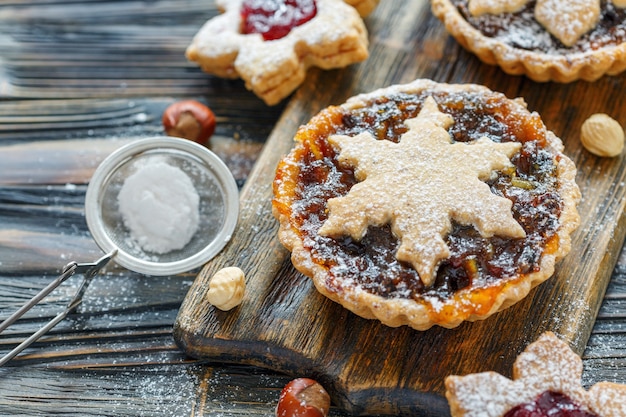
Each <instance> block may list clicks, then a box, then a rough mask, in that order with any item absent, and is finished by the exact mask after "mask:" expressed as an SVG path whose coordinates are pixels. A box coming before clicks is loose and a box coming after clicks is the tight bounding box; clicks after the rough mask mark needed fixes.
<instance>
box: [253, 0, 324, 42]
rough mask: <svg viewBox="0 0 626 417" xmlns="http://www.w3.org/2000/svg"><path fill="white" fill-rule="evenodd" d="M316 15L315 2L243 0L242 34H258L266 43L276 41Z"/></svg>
mask: <svg viewBox="0 0 626 417" xmlns="http://www.w3.org/2000/svg"><path fill="white" fill-rule="evenodd" d="M316 14H317V6H316V4H315V0H244V2H243V4H242V5H241V17H242V21H243V25H242V26H243V27H242V32H243V33H245V34H248V33H260V34H261V35H263V39H265V40H266V41H270V40H276V39H280V38H282V37H284V36H286V35H287V34H288V33H289V32H291V29H293V28H295V27H296V26H300V25H302V24H303V23H306V22H308V21H309V20H311V19H313V18H314V17H315V15H316Z"/></svg>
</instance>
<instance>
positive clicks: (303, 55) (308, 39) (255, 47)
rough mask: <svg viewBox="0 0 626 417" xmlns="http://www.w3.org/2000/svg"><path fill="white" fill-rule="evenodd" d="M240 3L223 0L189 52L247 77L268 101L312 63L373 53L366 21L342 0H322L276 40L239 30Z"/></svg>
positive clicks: (211, 66) (342, 62)
mask: <svg viewBox="0 0 626 417" xmlns="http://www.w3.org/2000/svg"><path fill="white" fill-rule="evenodd" d="M241 3H242V0H221V1H220V2H219V6H220V8H221V9H223V10H224V13H222V14H221V15H219V16H216V17H214V18H213V19H211V20H209V21H208V22H207V23H206V24H205V25H204V26H203V27H202V28H201V29H200V31H199V32H198V33H197V34H196V35H195V37H194V39H193V41H192V42H191V44H190V45H189V46H188V47H187V50H186V56H187V58H188V59H189V60H191V61H195V62H197V63H198V64H199V65H200V67H201V68H202V69H203V70H204V71H205V72H207V73H209V74H214V75H217V76H218V77H223V78H241V79H243V80H244V81H245V83H246V88H248V89H249V90H251V91H253V92H254V93H255V94H256V95H257V96H259V97H260V98H261V99H262V100H263V101H265V103H266V104H268V105H274V104H277V103H279V102H280V101H281V100H282V99H284V98H285V97H287V96H288V95H289V94H291V93H292V92H293V91H294V90H295V89H296V88H297V87H298V86H299V85H300V84H302V82H303V81H304V78H305V76H306V71H307V69H308V68H309V67H312V66H316V67H319V68H322V69H331V68H342V67H345V66H348V65H350V64H353V63H355V62H360V61H363V60H365V59H366V58H367V57H368V49H367V48H368V39H367V30H366V28H365V24H364V23H363V20H362V19H361V17H360V16H359V14H358V12H357V11H356V10H355V9H354V8H353V7H352V6H349V5H348V4H346V3H345V2H344V1H343V0H317V1H316V5H317V13H316V15H315V16H314V17H313V18H312V19H311V20H309V21H307V22H305V23H303V24H301V25H300V26H296V27H294V28H293V29H291V31H290V32H289V33H288V34H287V35H286V36H284V37H282V38H280V39H275V40H264V39H263V37H262V36H261V35H260V34H256V33H253V34H243V33H241V32H240V29H239V28H240V27H241V15H240V9H241ZM365 6H366V5H363V6H362V7H365Z"/></svg>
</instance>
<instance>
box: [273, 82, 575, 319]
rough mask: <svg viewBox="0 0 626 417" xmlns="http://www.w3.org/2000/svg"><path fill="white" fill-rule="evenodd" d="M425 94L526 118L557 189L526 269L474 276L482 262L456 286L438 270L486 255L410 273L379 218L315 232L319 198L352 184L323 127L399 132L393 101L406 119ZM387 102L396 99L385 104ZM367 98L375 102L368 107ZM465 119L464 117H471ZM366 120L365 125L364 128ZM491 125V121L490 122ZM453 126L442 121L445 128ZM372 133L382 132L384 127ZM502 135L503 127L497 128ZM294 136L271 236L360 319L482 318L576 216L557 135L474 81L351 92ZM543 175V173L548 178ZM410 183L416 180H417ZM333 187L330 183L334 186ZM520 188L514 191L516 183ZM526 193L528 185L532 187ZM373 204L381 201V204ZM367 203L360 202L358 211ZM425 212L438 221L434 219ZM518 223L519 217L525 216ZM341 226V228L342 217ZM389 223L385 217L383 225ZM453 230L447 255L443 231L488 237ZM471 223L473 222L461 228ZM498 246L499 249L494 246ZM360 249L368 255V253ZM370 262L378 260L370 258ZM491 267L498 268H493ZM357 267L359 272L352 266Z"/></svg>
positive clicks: (520, 289)
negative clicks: (275, 233) (427, 273)
mask: <svg viewBox="0 0 626 417" xmlns="http://www.w3.org/2000/svg"><path fill="white" fill-rule="evenodd" d="M427 95H432V97H434V98H435V100H436V101H437V103H438V106H439V107H440V109H441V110H442V111H446V112H448V113H450V114H453V115H454V114H458V115H460V117H461V116H463V111H464V110H465V109H463V108H462V106H463V105H467V112H468V114H470V115H471V114H472V113H471V112H472V111H473V110H472V108H474V107H473V106H477V107H478V108H484V109H492V110H488V111H493V112H494V114H496V113H498V114H500V113H507V114H508V115H507V116H503V117H504V118H505V119H506V118H507V117H511V118H517V117H519V118H520V119H521V120H523V123H527V124H528V126H527V127H528V129H526V131H528V132H530V131H532V132H534V133H533V134H536V136H537V141H538V142H537V143H539V142H541V143H542V145H541V146H542V150H541V151H540V152H546V153H547V154H550V155H551V156H550V161H551V162H550V164H553V168H551V169H553V171H554V178H556V180H555V181H554V187H553V188H554V189H553V190H552V191H554V192H555V193H557V194H558V195H559V197H558V199H557V200H558V201H556V200H555V204H556V205H558V206H559V207H560V208H559V210H558V211H559V212H558V220H557V222H556V223H551V224H552V225H553V227H554V229H553V230H551V231H550V232H549V233H550V234H552V233H553V235H552V236H553V237H551V238H550V239H547V240H546V241H545V242H543V243H542V245H543V247H542V249H538V248H537V251H540V252H541V255H540V256H539V255H538V253H537V255H538V257H537V259H535V261H536V262H535V261H533V265H532V266H528V268H526V267H524V268H526V270H524V271H522V270H521V269H520V270H518V271H517V272H518V273H511V274H508V273H506V274H507V276H506V277H504V276H503V278H504V279H495V280H492V281H489V279H487V278H484V277H483V276H481V275H480V274H481V273H482V272H483V271H482V270H481V271H473V272H475V273H476V276H475V279H474V278H472V279H474V281H475V282H476V284H472V285H465V284H466V283H465V282H463V283H461V284H458V285H460V286H461V287H460V288H451V286H454V285H457V284H454V285H452V284H450V285H449V286H448V287H446V285H448V284H445V283H444V284H442V282H446V280H447V279H448V278H447V276H446V275H445V274H447V273H448V272H449V271H448V269H449V270H450V271H451V272H450V273H461V272H462V273H465V271H467V270H468V269H469V270H470V271H472V268H478V269H480V268H482V266H480V262H482V261H484V262H487V263H488V262H490V261H487V260H486V259H483V260H480V259H479V261H477V262H474V261H472V259H470V258H472V256H470V255H468V257H465V256H466V255H462V256H461V258H463V259H462V260H461V259H460V258H459V260H458V262H460V263H463V265H465V266H463V267H462V268H465V269H463V271H461V272H459V270H455V269H454V268H456V266H454V267H453V266H450V265H448V264H446V265H445V268H446V269H445V270H444V269H443V268H444V267H443V266H442V265H444V263H445V262H457V261H452V260H450V259H453V258H454V257H452V258H450V259H447V260H446V261H445V262H443V261H440V262H439V263H438V264H437V266H436V267H437V268H438V269H439V270H441V273H439V272H437V274H438V275H437V276H436V277H434V279H430V280H427V279H424V278H422V279H420V277H419V275H418V274H417V273H416V272H415V270H414V269H413V268H411V267H408V266H407V264H406V263H403V262H401V261H398V259H394V258H395V257H396V254H395V250H396V249H393V248H396V247H397V246H396V245H397V236H396V237H395V238H394V237H393V233H391V232H389V231H388V229H389V228H386V226H385V225H383V224H382V223H384V222H380V221H370V223H369V225H370V227H369V228H368V229H367V230H368V231H367V233H366V235H365V237H364V238H363V240H362V241H359V240H358V238H357V237H356V235H355V236H353V237H352V238H341V237H339V236H336V235H337V233H335V232H334V231H333V232H331V233H329V234H330V235H335V236H324V235H323V234H321V233H319V231H320V229H321V228H322V227H323V224H324V222H325V221H326V219H327V218H329V206H328V202H329V200H331V199H332V198H334V197H341V196H345V195H348V194H349V191H350V189H351V187H352V184H353V183H356V182H357V181H356V179H355V175H356V178H358V177H359V175H358V174H357V172H356V171H354V168H353V167H349V166H348V167H346V166H345V164H343V165H342V163H340V162H339V158H338V156H337V151H336V150H333V145H332V144H331V142H332V141H333V140H331V141H330V142H329V137H335V136H333V135H334V134H337V133H339V134H342V135H345V134H346V133H345V132H349V136H354V135H358V134H359V133H361V132H362V131H363V130H368V131H370V132H372V131H373V132H396V131H398V129H400V130H401V133H403V134H404V135H405V136H406V132H404V130H406V129H404V130H402V129H403V128H401V127H399V126H400V125H401V124H403V121H404V120H405V119H406V118H407V117H408V116H407V115H405V114H399V113H398V109H400V108H404V109H406V111H407V113H408V112H409V111H411V112H413V113H412V114H413V116H411V117H415V112H416V111H417V110H419V109H421V108H423V107H424V102H425V101H426V100H427V99H428V98H427ZM387 100H388V101H387ZM394 100H395V101H394ZM494 103H495V104H494ZM396 105H397V107H395V106H396ZM371 106H377V107H376V108H372V107H371ZM499 106H501V107H499ZM495 109H498V110H495ZM381 114H382V116H380V117H383V119H382V120H374V121H372V118H376V117H378V116H376V115H381ZM385 117H386V119H385ZM395 117H398V118H399V121H396V122H394V121H393V120H391V119H393V118H395ZM489 117H491V116H489ZM494 117H495V119H493V120H496V119H497V118H498V117H500V116H494ZM465 119H471V117H469V118H468V117H466V118H465ZM413 120H415V119H413ZM490 120H491V119H490ZM506 120H508V119H506ZM506 120H505V121H504V122H505V124H506V123H508V122H506ZM511 120H513V119H511ZM457 122H458V121H457ZM368 123H371V124H373V125H371V126H370V127H367V124H368ZM394 123H397V124H394ZM455 123H456V122H455ZM459 123H461V122H459ZM469 123H471V122H469ZM495 123H496V124H499V123H500V121H496V122H495ZM353 124H354V126H353ZM476 124H477V125H481V123H480V122H476ZM514 124H515V123H513V122H511V123H510V125H511V126H513V125H514ZM499 126H500V125H499ZM483 127H484V126H483ZM454 128H455V127H454V126H452V127H451V128H450V130H452V129H454ZM535 129H536V131H535ZM487 130H489V127H487ZM466 131H469V133H467V134H468V135H472V134H473V133H472V132H471V129H469V128H466V126H463V125H461V124H459V127H458V130H456V131H454V135H455V137H456V135H464V134H465V133H463V132H466ZM409 132H410V130H409ZM518 133H520V132H518ZM381 134H382V135H383V136H384V135H386V133H381ZM477 134H478V133H477ZM515 134H516V133H515ZM515 134H514V135H515ZM507 135H509V134H508V133H507ZM379 139H380V137H379ZM394 139H395V140H398V139H399V138H398V137H395V138H394ZM476 139H478V137H474V141H475V142H476V143H478V142H479V141H478V140H476ZM513 139H514V138H513ZM526 139H528V137H527V138H526ZM295 140H296V142H297V143H296V146H295V147H294V149H293V150H292V152H291V153H290V155H288V156H287V157H286V158H285V159H284V160H283V161H282V162H281V163H280V164H279V166H278V169H277V174H276V179H275V181H274V200H273V213H274V215H275V217H276V218H277V219H278V220H279V221H280V230H279V239H280V241H281V242H282V243H283V245H284V246H285V247H287V248H288V249H289V250H291V252H292V263H293V264H294V266H295V267H296V268H297V269H298V270H299V271H300V272H302V273H303V274H305V275H307V276H309V277H311V278H312V280H313V282H314V284H315V286H316V288H317V289H318V290H319V291H320V292H321V293H322V294H324V295H325V296H327V297H329V298H330V299H332V300H334V301H336V302H338V303H340V304H341V305H343V306H344V307H346V308H348V309H349V310H351V311H353V312H354V313H356V314H357V315H359V316H361V317H364V318H368V319H378V320H380V321H381V322H382V323H384V324H386V325H388V326H393V327H395V326H400V325H409V326H411V327H413V328H415V329H417V330H425V329H428V328H430V327H431V326H433V325H439V326H443V327H448V328H452V327H455V326H458V325H459V324H460V323H462V322H463V321H466V320H468V321H474V320H479V319H484V318H487V317H489V316H491V315H492V314H494V313H495V312H497V311H499V310H502V309H504V308H506V307H508V306H510V305H512V304H514V303H515V302H517V301H519V300H521V299H522V298H524V297H525V296H526V295H527V294H528V292H529V291H530V289H531V288H533V287H534V286H535V285H537V284H539V283H540V282H543V281H544V280H545V279H547V278H548V277H550V276H551V275H552V274H553V272H554V264H555V262H556V261H557V260H558V259H560V258H561V257H562V256H564V255H565V254H567V253H568V252H569V250H570V233H571V232H572V231H573V230H574V229H575V228H576V227H577V226H578V223H579V216H578V213H577V211H576V204H577V202H578V200H579V199H580V191H579V189H578V187H577V185H576V183H575V181H574V177H575V175H576V168H575V166H574V164H573V162H572V161H571V160H570V159H568V158H567V157H566V156H565V155H563V154H562V149H563V147H562V143H561V141H560V140H559V139H558V138H557V137H556V136H555V135H554V134H553V133H552V132H550V131H548V130H547V129H546V128H545V126H543V124H542V123H541V122H540V119H539V117H538V116H537V115H536V114H532V113H530V112H529V111H528V110H527V109H526V107H525V104H524V103H523V102H522V101H521V100H509V99H507V98H506V97H504V96H503V95H501V94H499V93H494V92H492V91H490V90H488V89H486V88H485V87H482V86H476V85H448V84H438V83H435V82H433V81H430V80H416V81H414V82H412V83H410V84H406V85H398V86H392V87H388V88H385V89H381V90H377V91H374V92H372V93H370V94H363V95H359V96H356V97H353V98H351V99H350V100H348V101H347V102H346V103H344V104H342V105H341V106H338V107H330V108H328V109H326V110H324V111H322V112H321V113H320V114H318V115H317V116H315V117H314V118H313V119H312V120H311V121H310V122H309V124H307V125H306V126H303V127H301V128H300V129H299V131H298V133H297V134H296V138H295ZM531 143H535V142H532V141H529V142H527V143H526V144H525V145H523V148H524V149H525V148H527V147H529V146H531V147H532V146H534V145H531ZM467 146H474V145H473V144H472V145H467ZM524 152H525V151H523V152H521V153H519V154H516V155H515V156H514V158H516V159H517V158H518V157H520V156H521V154H522V153H524ZM518 162H519V161H518ZM391 163H396V161H391ZM551 166H552V165H551ZM503 175H504V174H503ZM511 175H513V174H511ZM316 176H320V178H321V179H320V180H319V184H318V183H317V182H316V181H318V180H317V178H316ZM312 178H313V179H312ZM546 180H547V181H548V182H550V181H552V180H551V179H550V180H548V179H546ZM507 181H508V180H507ZM505 182H506V181H505ZM364 183H365V182H361V183H358V184H359V185H360V184H364ZM521 186H524V184H522V185H521ZM415 187H416V188H419V185H416V186H415ZM335 188H336V189H338V190H340V191H335ZM381 188H385V187H381ZM391 188H393V185H392V186H391ZM516 190H517V188H516ZM552 191H550V195H552ZM504 192H506V190H505V191H504ZM520 192H521V193H524V192H525V191H520ZM528 192H531V193H532V191H528ZM377 194H378V193H377V192H372V193H371V196H372V206H375V205H377V204H378V202H379V201H380V199H377V198H376V197H375V196H376V195H377ZM390 198H391V199H394V198H396V197H390ZM436 198H438V197H436ZM538 198H539V197H538ZM541 198H543V197H541ZM381 204H382V205H384V204H385V202H382V203H381ZM369 209H370V208H366V209H364V211H368V210H369ZM420 210H422V211H424V210H423V209H420V208H418V209H416V213H419V212H420ZM311 213H313V214H311ZM457 215H459V213H457V212H456V211H455V212H454V213H453V214H452V215H451V217H450V218H451V219H452V220H455V221H458V222H460V223H464V222H465V220H463V218H461V219H460V220H458V219H457V218H456V216H457ZM516 215H517V214H516ZM368 216H369V217H370V220H371V219H373V218H374V219H375V218H376V216H378V215H377V214H375V213H374V214H372V213H369V214H368ZM386 216H387V215H386V214H385V215H382V218H387V217H386ZM555 216H556V213H555ZM470 217H472V216H470ZM522 217H523V216H522ZM472 218H474V217H472ZM478 218H480V216H479V217H478ZM435 220H436V221H439V220H438V219H435ZM473 221H474V220H472V222H473ZM523 221H524V222H525V220H523ZM334 223H335V225H336V224H338V222H336V221H335V222H334ZM339 223H340V222H339ZM372 225H375V226H373V227H374V229H372ZM347 227H348V228H349V227H351V226H350V225H348V226H347ZM393 227H394V226H393V225H392V226H391V229H393ZM531 229H532V227H531V228H530V229H527V230H528V231H531ZM454 230H455V231H454V233H452V234H450V235H449V236H448V237H447V238H448V241H446V245H447V246H448V247H449V248H450V250H451V252H453V253H457V252H459V251H461V249H460V247H462V246H463V244H459V245H458V246H455V247H451V245H452V246H454V244H453V243H454V242H451V241H449V239H452V238H454V239H457V238H458V241H463V239H465V238H466V237H467V239H468V240H467V242H469V243H467V244H468V246H472V245H474V244H478V243H476V242H482V241H485V242H491V243H488V245H492V244H493V243H494V242H495V241H493V240H489V238H485V237H482V236H479V235H476V236H474V235H473V236H474V237H468V236H466V234H467V233H469V234H473V233H474V234H475V232H472V231H469V230H468V229H464V228H463V227H460V226H454ZM471 230H475V229H474V228H471ZM535 232H536V231H532V233H530V234H529V235H528V237H527V239H529V241H530V239H533V238H532V237H531V235H534V234H535ZM481 233H482V232H481ZM346 234H347V233H346ZM487 234H488V233H487ZM496 234H498V233H496ZM459 236H460V237H459ZM368 239H369V240H368ZM394 239H395V240H396V241H395V242H394ZM485 239H487V240H485ZM493 239H496V240H497V241H498V242H508V243H503V245H505V246H506V245H508V244H510V245H517V244H522V242H525V241H526V240H524V238H520V237H519V236H518V237H515V238H508V239H507V238H503V237H501V236H498V237H494V238H493ZM498 239H502V240H498ZM388 240H389V241H388ZM433 241H434V240H433ZM472 242H473V243H472ZM439 243H441V242H439ZM359 245H360V246H359ZM390 246H393V248H391V247H390ZM505 246H503V247H502V248H501V249H502V250H504V251H506V250H507V249H506V248H505ZM413 247H414V248H417V250H418V251H422V253H425V252H427V251H428V248H425V249H420V245H413ZM516 247H517V246H516ZM498 250H500V249H497V250H496V251H498ZM516 250H517V251H518V252H520V251H523V250H524V249H523V248H522V247H521V246H520V247H517V249H516ZM533 250H534V249H533ZM368 251H371V252H372V253H368ZM352 252H354V253H355V255H354V258H352V257H351V256H352V255H350V253H352ZM478 253H480V252H478ZM455 256H456V255H455ZM480 256H482V255H479V256H478V257H479V258H480ZM455 259H456V258H455ZM377 262H379V263H380V265H378V264H376V263H377ZM465 262H467V265H466V264H465ZM494 262H495V263H497V262H496V261H494ZM418 263H419V262H418ZM374 264H375V265H374ZM494 265H495V264H494ZM498 268H500V266H497V267H496V268H495V269H496V270H497V269H498ZM524 268H522V269H524ZM357 269H359V270H362V271H361V272H356V270H357ZM455 271H456V272H455ZM520 271H521V272H520ZM377 274H378V275H377ZM468 274H469V273H468ZM497 274H498V273H496V275H497ZM481 280H486V281H481ZM487 281H489V282H487ZM433 282H434V284H433Z"/></svg>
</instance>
